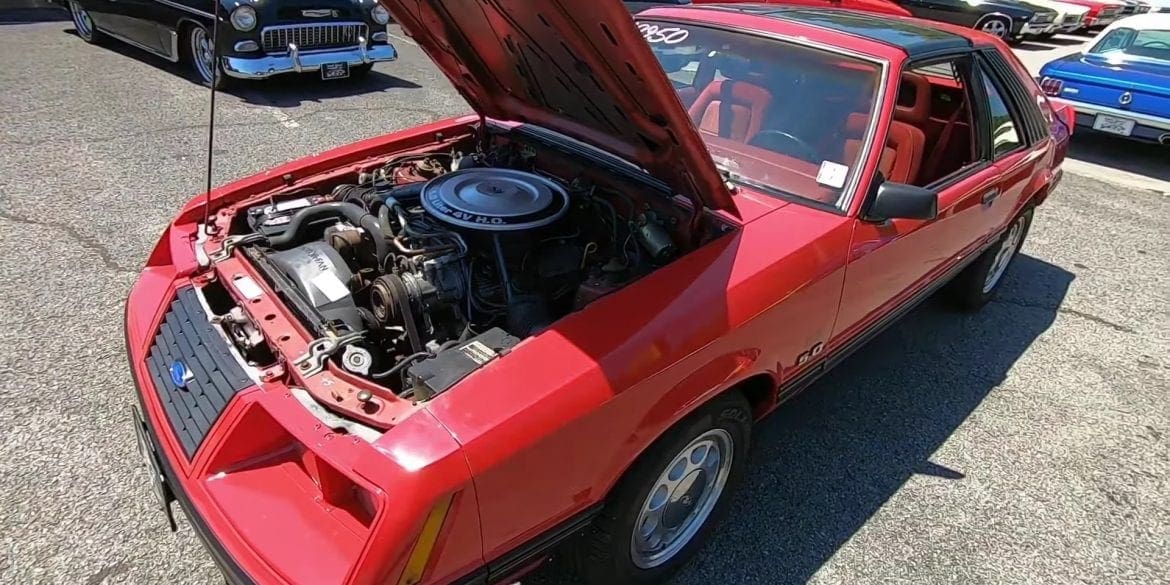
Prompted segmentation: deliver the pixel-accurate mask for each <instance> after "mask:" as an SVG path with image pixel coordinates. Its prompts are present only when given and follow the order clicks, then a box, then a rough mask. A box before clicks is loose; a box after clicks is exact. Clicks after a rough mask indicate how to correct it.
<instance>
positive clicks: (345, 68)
mask: <svg viewBox="0 0 1170 585" xmlns="http://www.w3.org/2000/svg"><path fill="white" fill-rule="evenodd" d="M346 77H349V63H326V64H324V65H322V66H321V79H345V78H346Z"/></svg>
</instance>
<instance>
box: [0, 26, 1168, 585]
mask: <svg viewBox="0 0 1170 585" xmlns="http://www.w3.org/2000/svg"><path fill="white" fill-rule="evenodd" d="M62 16H63V13H62ZM71 28H72V27H71V25H70V24H68V23H67V22H65V21H64V20H59V21H47V22H28V21H26V20H24V19H18V18H9V19H8V21H7V22H4V21H3V18H0V322H3V323H6V324H7V327H8V329H7V331H8V333H6V334H4V335H3V337H2V339H3V343H2V344H0V583H13V584H25V583H53V584H56V583H69V584H84V585H98V584H103V583H168V584H195V583H217V582H221V581H219V580H218V577H217V575H216V573H215V570H214V567H213V565H212V564H211V562H210V560H209V558H208V556H207V555H206V554H205V553H204V552H203V550H202V549H201V547H200V545H199V543H198V541H197V540H196V539H195V537H194V535H193V534H192V532H191V530H190V529H189V528H187V527H185V526H181V527H180V531H179V532H178V533H177V534H171V533H170V532H168V530H167V526H166V522H165V520H164V519H163V516H162V515H161V514H159V513H158V512H157V510H155V509H154V507H153V504H152V500H151V494H150V491H149V489H148V486H147V481H146V473H145V470H144V469H141V468H140V467H139V466H138V464H139V461H140V459H139V457H138V455H137V454H136V452H135V447H134V438H133V435H132V432H131V428H130V426H129V424H128V419H127V416H126V415H127V405H128V404H129V402H130V400H131V392H132V385H131V381H130V378H129V375H128V373H127V369H126V366H125V358H124V355H123V349H122V333H121V317H122V301H123V299H124V298H125V294H126V292H127V290H128V288H129V286H130V285H131V283H132V282H133V280H134V278H135V274H136V272H137V268H138V266H140V264H141V262H142V261H143V259H144V258H145V256H146V254H147V252H148V251H149V249H150V248H151V246H152V245H153V243H154V240H155V237H156V235H157V234H158V232H159V230H160V229H161V228H162V226H163V225H164V224H165V223H166V222H167V221H168V220H169V219H170V217H171V216H172V214H173V213H174V212H175V211H176V210H177V209H178V208H179V206H180V205H181V204H183V203H184V202H185V201H186V200H187V199H189V198H190V197H191V196H192V195H193V194H195V193H196V192H198V191H200V190H201V189H202V183H203V172H204V167H203V164H204V154H205V138H206V137H205V128H206V121H207V109H206V102H207V92H206V90H204V89H202V88H201V87H199V86H197V85H195V84H193V83H192V82H190V81H189V80H188V79H186V78H185V77H184V76H183V75H182V74H181V73H180V72H179V70H178V69H177V68H176V67H174V66H170V65H167V64H165V63H162V62H160V61H159V60H157V59H154V58H152V57H149V56H146V55H143V54H140V53H138V52H136V51H135V50H133V49H129V48H125V47H121V46H111V47H94V46H90V45H87V44H85V43H83V42H82V41H81V40H80V39H79V38H77V37H76V36H75V35H73V34H72V33H71V32H70V31H71ZM1076 42H1077V39H1070V38H1064V37H1062V38H1058V39H1056V41H1055V42H1054V43H1053V44H1049V45H1036V44H1028V45H1025V46H1024V47H1022V48H1021V49H1020V52H1021V54H1023V55H1024V56H1025V59H1027V60H1028V62H1029V65H1030V66H1031V65H1032V64H1033V63H1036V65H1035V68H1038V66H1039V65H1038V64H1039V63H1040V62H1042V61H1043V60H1044V59H1045V58H1046V57H1051V56H1052V55H1054V54H1055V53H1058V52H1060V51H1067V50H1072V49H1075V46H1076V44H1075V43H1076ZM399 48H400V51H401V56H402V58H401V59H400V60H399V61H398V62H396V63H392V64H384V65H380V66H379V67H378V68H377V69H376V72H375V74H374V75H372V76H371V77H370V78H369V79H367V80H366V81H365V82H364V83H361V84H358V83H337V84H323V83H321V82H319V81H316V80H314V79H312V78H297V79H284V80H280V81H277V82H274V83H270V84H248V85H245V86H243V87H241V88H239V89H236V90H233V91H232V92H231V93H229V94H224V95H221V96H220V98H219V107H218V130H217V140H216V147H215V156H216V165H215V181H216V183H222V182H225V181H227V180H230V179H232V178H236V177H241V176H245V175H248V174H251V173H254V172H257V171H261V170H263V169H266V168H269V167H271V166H273V165H275V164H277V163H281V162H284V161H287V160H291V159H295V158H298V157H301V156H305V155H308V154H311V153H315V152H320V151H322V150H325V149H328V148H330V147H333V146H337V145H341V144H344V143H348V142H351V141H353V140H356V139H358V138H362V137H368V136H372V135H376V134H381V133H385V132H390V131H393V130H398V129H402V128H406V127H409V126H413V125H415V124H418V123H421V122H425V121H429V120H433V119H436V118H439V117H443V116H448V115H452V114H456V113H460V112H463V111H464V110H465V109H466V106H465V105H464V104H463V103H462V102H461V100H460V99H459V98H458V97H457V96H456V95H455V94H454V92H453V91H452V90H451V88H450V86H449V85H448V83H447V82H446V80H445V79H444V78H442V76H441V75H440V74H439V73H438V72H437V71H436V70H435V69H434V68H432V67H431V66H430V64H429V62H428V61H427V60H426V58H425V57H424V56H423V55H422V54H421V53H420V52H419V51H418V50H417V48H415V47H413V46H411V45H410V44H409V43H408V42H402V43H400V44H399ZM1073 159H1074V160H1072V161H1070V162H1069V164H1068V166H1067V167H1066V168H1067V169H1068V171H1069V173H1068V176H1067V177H1066V179H1065V181H1064V183H1063V185H1062V186H1061V187H1060V189H1059V190H1058V191H1057V193H1056V194H1055V195H1054V196H1053V197H1052V198H1051V200H1050V202H1049V203H1047V204H1046V205H1045V206H1044V207H1042V208H1041V209H1040V210H1039V212H1038V214H1037V216H1036V222H1035V224H1034V226H1033V229H1032V233H1031V236H1030V239H1029V241H1028V242H1027V244H1026V246H1025V248H1024V255H1022V256H1021V257H1020V258H1019V259H1018V262H1017V263H1016V264H1015V266H1014V267H1013V268H1012V271H1011V272H1010V273H1009V276H1008V280H1007V282H1006V288H1005V289H1004V290H1003V294H1002V295H1001V298H1000V299H999V300H998V301H997V302H995V303H993V304H992V305H990V306H988V307H987V308H986V310H985V311H983V312H982V313H981V314H978V315H962V314H957V313H953V312H951V311H949V310H948V309H947V308H946V307H945V306H944V305H943V304H942V303H940V302H930V303H927V305H926V306H924V307H922V308H920V309H918V310H916V311H915V312H914V313H912V314H911V315H910V316H909V317H907V318H906V319H905V320H904V321H903V322H902V323H901V324H899V325H898V326H896V327H895V328H893V329H892V330H890V331H888V332H887V333H885V334H884V335H883V336H882V337H881V338H880V339H879V340H878V341H877V342H876V343H873V344H871V345H870V346H869V347H868V348H867V349H864V350H862V351H861V352H859V353H857V354H856V355H855V356H854V357H852V358H850V359H849V361H848V362H847V363H846V364H844V365H843V366H842V367H841V368H839V369H838V370H837V371H836V372H834V373H833V374H831V375H830V376H828V377H827V378H825V379H823V380H822V381H821V382H819V383H818V384H817V385H816V386H815V387H814V388H812V389H810V390H809V391H808V392H806V393H805V394H804V395H803V396H801V397H800V398H798V399H797V400H796V401H794V402H793V403H792V404H791V405H789V406H788V407H787V408H785V409H782V410H781V411H780V412H779V413H777V414H776V415H774V416H773V417H771V418H770V419H769V420H767V421H766V422H765V423H763V424H762V425H761V426H760V427H759V429H758V431H757V435H756V446H755V449H754V451H755V452H754V454H753V457H754V466H753V467H752V470H751V472H750V473H749V476H748V478H747V481H746V485H745V486H744V489H743V490H742V492H741V493H740V494H739V496H738V498H737V500H736V505H735V507H734V511H733V513H732V515H731V517H730V519H729V520H728V521H727V522H726V523H724V524H723V526H722V528H721V530H720V531H719V533H718V536H717V537H716V538H715V539H714V540H713V542H712V543H711V545H710V546H708V547H707V548H706V549H705V550H704V551H703V553H702V554H701V556H700V557H699V558H698V559H697V560H696V561H695V562H694V563H692V564H691V565H690V566H688V567H687V568H686V569H685V570H684V571H682V573H681V574H679V575H678V577H677V578H676V579H675V580H674V584H675V585H700V584H702V585H709V584H712V583H769V584H775V583H800V582H806V581H811V582H815V583H851V584H852V583H895V582H898V583H1044V584H1050V583H1111V584H1112V583H1143V584H1145V583H1159V582H1162V583H1164V582H1170V580H1168V575H1170V483H1168V479H1170V405H1168V402H1167V391H1168V390H1170V384H1168V383H1167V379H1168V373H1170V334H1168V333H1167V332H1168V331H1170V318H1168V316H1170V315H1168V312H1167V308H1166V306H1167V300H1170V297H1168V291H1170V220H1168V219H1167V218H1168V217H1170V150H1166V149H1162V150H1159V149H1156V148H1146V147H1141V146H1138V145H1133V144H1129V143H1126V142H1121V141H1116V140H1107V139H1104V138H1101V137H1096V136H1088V135H1085V136H1077V138H1076V141H1075V144H1074V148H1073ZM1119 169H1120V170H1119ZM306 554H312V551H306ZM532 582H534V583H544V584H551V583H561V582H564V579H563V577H562V576H561V575H558V574H556V573H555V572H554V571H553V570H551V569H549V570H544V571H542V572H541V574H539V575H537V576H535V577H534V578H533V579H532ZM526 583H527V581H526Z"/></svg>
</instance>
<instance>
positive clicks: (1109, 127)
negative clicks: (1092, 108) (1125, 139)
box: [1093, 114, 1135, 136]
mask: <svg viewBox="0 0 1170 585" xmlns="http://www.w3.org/2000/svg"><path fill="white" fill-rule="evenodd" d="M1134 124H1135V122H1134V121H1133V120H1129V119H1127V118H1118V117H1116V116H1106V115H1105V114H1097V119H1096V120H1094V121H1093V129H1094V130H1100V131H1102V132H1108V133H1110V134H1117V135H1119V136H1129V135H1130V134H1133V126H1134Z"/></svg>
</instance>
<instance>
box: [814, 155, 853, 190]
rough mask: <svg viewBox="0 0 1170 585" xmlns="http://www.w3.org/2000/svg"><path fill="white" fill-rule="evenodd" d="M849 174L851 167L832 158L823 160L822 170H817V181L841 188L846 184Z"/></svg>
mask: <svg viewBox="0 0 1170 585" xmlns="http://www.w3.org/2000/svg"><path fill="white" fill-rule="evenodd" d="M848 176H849V167H847V166H845V165H843V164H838V163H835V162H833V161H831V160H827V161H823V162H821V170H819V171H817V182H818V183H820V184H822V185H826V186H828V187H832V188H834V189H840V188H841V187H844V186H845V178H846V177H848Z"/></svg>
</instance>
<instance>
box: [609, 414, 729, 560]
mask: <svg viewBox="0 0 1170 585" xmlns="http://www.w3.org/2000/svg"><path fill="white" fill-rule="evenodd" d="M734 456H735V453H734V446H733V442H732V439H731V435H730V434H729V433H728V432H727V431H725V430H723V429H711V430H709V431H707V432H705V433H703V434H702V435H700V436H699V437H697V438H696V439H695V440H693V441H691V442H690V443H689V444H688V445H687V446H686V447H685V448H683V450H682V451H679V452H678V454H676V455H675V456H674V458H672V459H671V462H670V464H669V465H667V466H666V469H665V470H664V471H663V472H662V474H660V475H659V476H658V479H656V480H655V481H654V487H653V488H652V489H651V490H650V493H649V495H647V496H646V500H645V501H644V502H643V503H642V507H641V511H640V512H639V513H638V518H637V520H636V521H635V522H634V534H633V538H631V539H630V555H631V559H632V560H633V562H634V565H635V566H637V567H639V568H641V569H653V568H655V567H659V566H661V565H663V564H665V563H667V562H668V561H670V560H671V559H672V558H674V557H675V555H677V554H678V553H679V551H681V550H682V549H683V548H684V547H686V545H687V543H689V542H691V540H692V539H694V537H695V535H696V534H697V533H698V532H699V529H700V528H701V527H702V526H703V524H704V523H706V521H707V518H708V517H709V516H710V515H711V511H712V510H713V509H714V508H715V504H717V503H718V502H719V497H720V496H721V495H722V494H723V488H724V487H726V485H727V478H728V474H729V473H730V472H731V464H732V458H733V457H734Z"/></svg>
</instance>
